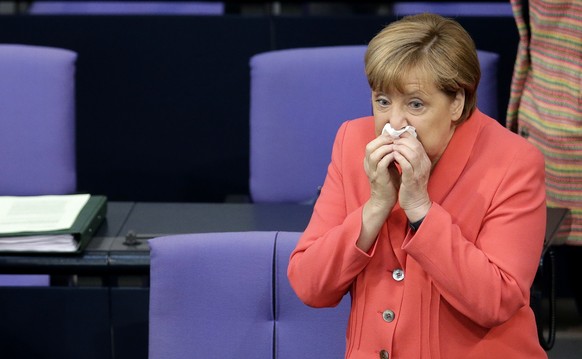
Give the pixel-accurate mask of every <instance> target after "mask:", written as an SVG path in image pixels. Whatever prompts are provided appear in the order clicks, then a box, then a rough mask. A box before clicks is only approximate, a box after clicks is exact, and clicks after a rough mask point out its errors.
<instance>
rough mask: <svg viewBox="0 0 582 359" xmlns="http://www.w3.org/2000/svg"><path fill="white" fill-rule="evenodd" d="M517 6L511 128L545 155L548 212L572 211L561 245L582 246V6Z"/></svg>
mask: <svg viewBox="0 0 582 359" xmlns="http://www.w3.org/2000/svg"><path fill="white" fill-rule="evenodd" d="M511 4H512V7H513V13H514V15H515V20H516V24H517V28H518V31H519V36H520V41H519V47H518V53H517V59H516V63H515V68H514V72H513V81H512V85H511V97H510V101H509V108H508V112H507V126H508V127H509V128H511V129H512V130H514V131H518V132H519V133H520V134H521V135H522V136H524V137H527V138H528V140H529V141H530V142H532V143H533V144H534V145H536V146H537V147H538V148H539V149H540V150H541V151H542V152H543V153H544V156H545V159H546V184H547V204H548V206H550V207H567V208H569V209H570V216H569V217H568V218H566V220H565V221H564V223H563V225H562V227H561V228H560V230H559V232H558V234H557V236H558V238H557V239H558V240H565V241H566V242H567V243H568V244H575V245H582V0H529V8H525V6H527V1H524V0H511ZM528 14H529V28H528V22H527V20H526V19H527V16H528Z"/></svg>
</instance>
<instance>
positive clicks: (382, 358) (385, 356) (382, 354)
mask: <svg viewBox="0 0 582 359" xmlns="http://www.w3.org/2000/svg"><path fill="white" fill-rule="evenodd" d="M380 359H390V354H388V351H387V350H384V349H382V350H380Z"/></svg>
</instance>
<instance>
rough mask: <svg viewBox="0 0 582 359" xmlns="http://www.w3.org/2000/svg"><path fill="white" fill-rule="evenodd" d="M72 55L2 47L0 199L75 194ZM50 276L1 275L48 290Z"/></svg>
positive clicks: (11, 282) (5, 281) (3, 281)
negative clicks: (0, 197) (46, 287)
mask: <svg viewBox="0 0 582 359" xmlns="http://www.w3.org/2000/svg"><path fill="white" fill-rule="evenodd" d="M76 59H77V54H76V53H75V52H73V51H70V50H65V49H58V48H50V47H41V46H30V45H13V44H0V79H1V81H0V168H1V169H2V175H0V196H21V195H44V194H68V193H73V192H75V190H76V187H77V178H76V165H75V62H76ZM49 284H50V277H49V276H48V275H0V285H1V286H47V285H49Z"/></svg>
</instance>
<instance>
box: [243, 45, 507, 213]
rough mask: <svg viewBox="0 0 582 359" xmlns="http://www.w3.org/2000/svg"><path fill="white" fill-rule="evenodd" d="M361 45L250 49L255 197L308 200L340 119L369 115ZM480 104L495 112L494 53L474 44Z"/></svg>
mask: <svg viewBox="0 0 582 359" xmlns="http://www.w3.org/2000/svg"><path fill="white" fill-rule="evenodd" d="M365 51H366V46H331V47H316V48H300V49H289V50H279V51H271V52H266V53H261V54H257V55H255V56H253V57H252V58H251V60H250V68H251V98H250V179H249V186H250V194H251V199H252V201H253V202H293V203H306V202H307V203H309V202H312V201H313V200H314V199H315V198H316V197H317V193H318V187H319V186H321V185H322V184H323V180H324V178H325V174H326V170H327V166H328V164H329V162H330V159H331V149H332V145H333V140H334V138H335V134H336V132H337V130H338V128H339V126H340V124H341V123H342V122H344V121H346V120H350V119H354V118H357V117H362V116H369V115H371V114H372V105H371V93H370V88H369V86H368V82H367V80H366V76H365V72H364V53H365ZM478 56H479V60H480V62H481V70H482V76H481V84H480V85H479V88H478V94H477V95H478V106H479V108H480V110H481V111H483V112H485V113H487V114H488V115H490V116H492V117H496V116H497V113H498V108H497V106H498V105H497V66H498V62H499V55H498V54H495V53H491V52H485V51H478Z"/></svg>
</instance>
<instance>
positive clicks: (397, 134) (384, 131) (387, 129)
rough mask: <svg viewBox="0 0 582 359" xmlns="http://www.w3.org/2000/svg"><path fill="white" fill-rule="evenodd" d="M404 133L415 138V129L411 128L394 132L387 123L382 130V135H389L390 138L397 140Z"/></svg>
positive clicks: (407, 127)
mask: <svg viewBox="0 0 582 359" xmlns="http://www.w3.org/2000/svg"><path fill="white" fill-rule="evenodd" d="M404 132H408V133H410V134H411V135H413V136H414V137H416V128H414V127H412V126H406V127H404V128H401V129H400V130H395V129H394V128H393V127H392V126H391V125H390V124H389V123H387V124H386V125H385V126H384V128H383V129H382V134H383V135H384V134H388V135H390V136H391V137H392V138H398V137H400V135H402V134H403V133H404Z"/></svg>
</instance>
